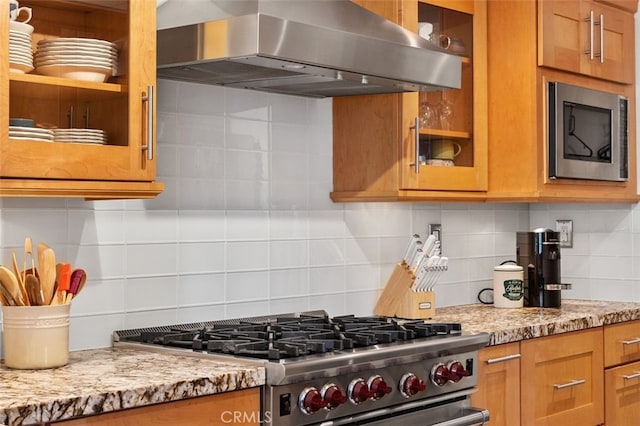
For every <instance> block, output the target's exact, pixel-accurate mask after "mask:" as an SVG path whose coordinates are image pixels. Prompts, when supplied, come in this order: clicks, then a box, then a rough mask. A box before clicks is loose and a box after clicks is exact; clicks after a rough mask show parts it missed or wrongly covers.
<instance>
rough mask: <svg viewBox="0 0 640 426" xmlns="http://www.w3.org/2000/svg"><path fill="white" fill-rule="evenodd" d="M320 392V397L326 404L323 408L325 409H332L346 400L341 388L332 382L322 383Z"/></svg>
mask: <svg viewBox="0 0 640 426" xmlns="http://www.w3.org/2000/svg"><path fill="white" fill-rule="evenodd" d="M320 393H321V394H322V399H323V400H324V402H325V404H326V406H325V407H324V408H326V409H327V410H333V409H334V408H336V407H338V406H339V405H341V404H344V403H345V402H347V397H346V395H345V394H343V393H342V390H341V389H340V388H339V387H338V386H336V385H334V384H333V383H330V384H328V385H324V386H323V387H322V390H321V391H320Z"/></svg>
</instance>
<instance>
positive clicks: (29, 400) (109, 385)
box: [0, 347, 265, 426]
mask: <svg viewBox="0 0 640 426" xmlns="http://www.w3.org/2000/svg"><path fill="white" fill-rule="evenodd" d="M0 380H1V381H2V383H3V386H2V387H1V388H0V424H2V425H11V426H15V425H31V424H40V423H45V422H54V421H62V420H69V419H72V418H77V417H84V416H90V415H94V414H103V413H109V412H114V411H119V410H124V409H128V408H136V407H144V406H147V405H152V404H158V403H166V402H174V401H180V400H184V399H188V398H194V397H199V396H206V395H214V394H217V393H223V392H229V391H234V390H240V389H247V388H251V387H257V386H262V385H264V383H265V370H264V367H263V365H262V364H260V363H251V362H244V361H237V362H236V361H235V360H234V359H226V360H219V359H217V358H215V357H214V358H208V357H196V356H188V355H180V354H172V353H162V352H153V351H146V350H137V349H131V348H118V347H113V348H104V349H94V350H84V351H74V352H71V353H70V354H69V363H68V364H67V365H66V366H64V367H59V368H52V369H46V370H13V369H10V368H7V367H6V366H4V364H0Z"/></svg>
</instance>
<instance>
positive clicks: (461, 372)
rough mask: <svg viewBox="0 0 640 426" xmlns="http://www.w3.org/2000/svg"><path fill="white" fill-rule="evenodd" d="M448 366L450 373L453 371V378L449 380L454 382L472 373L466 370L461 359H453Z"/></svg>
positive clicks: (451, 375)
mask: <svg viewBox="0 0 640 426" xmlns="http://www.w3.org/2000/svg"><path fill="white" fill-rule="evenodd" d="M447 367H448V369H449V373H451V374H450V377H451V378H450V379H449V380H451V381H452V382H454V383H457V382H459V381H460V380H461V379H462V378H463V377H467V376H470V375H471V373H469V371H468V370H465V368H464V365H462V363H461V362H460V361H451V362H450V363H449V365H447Z"/></svg>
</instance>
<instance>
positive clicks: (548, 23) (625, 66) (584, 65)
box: [538, 0, 635, 84]
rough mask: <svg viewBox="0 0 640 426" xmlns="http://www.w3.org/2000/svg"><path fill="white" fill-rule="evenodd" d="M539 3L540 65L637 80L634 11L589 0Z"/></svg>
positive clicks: (554, 0)
mask: <svg viewBox="0 0 640 426" xmlns="http://www.w3.org/2000/svg"><path fill="white" fill-rule="evenodd" d="M538 4H539V8H538V25H539V30H538V34H539V37H538V43H539V44H538V49H539V55H538V62H539V65H542V66H547V67H551V68H558V69H561V70H565V71H569V72H574V73H579V74H585V75H587V76H590V77H596V78H601V79H604V80H611V81H616V82H619V83H626V84H632V83H633V82H634V78H635V67H634V62H635V52H634V48H633V47H634V40H633V37H634V32H633V29H634V19H633V13H631V12H629V11H626V10H622V9H619V8H616V7H612V6H610V5H607V4H603V3H600V2H596V1H587V0H581V1H567V0H541V1H539V3H538Z"/></svg>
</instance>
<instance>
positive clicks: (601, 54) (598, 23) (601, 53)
mask: <svg viewBox="0 0 640 426" xmlns="http://www.w3.org/2000/svg"><path fill="white" fill-rule="evenodd" d="M595 24H596V25H600V53H599V54H597V55H596V56H598V57H600V63H601V64H604V15H603V14H600V21H598V22H596V23H595Z"/></svg>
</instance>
